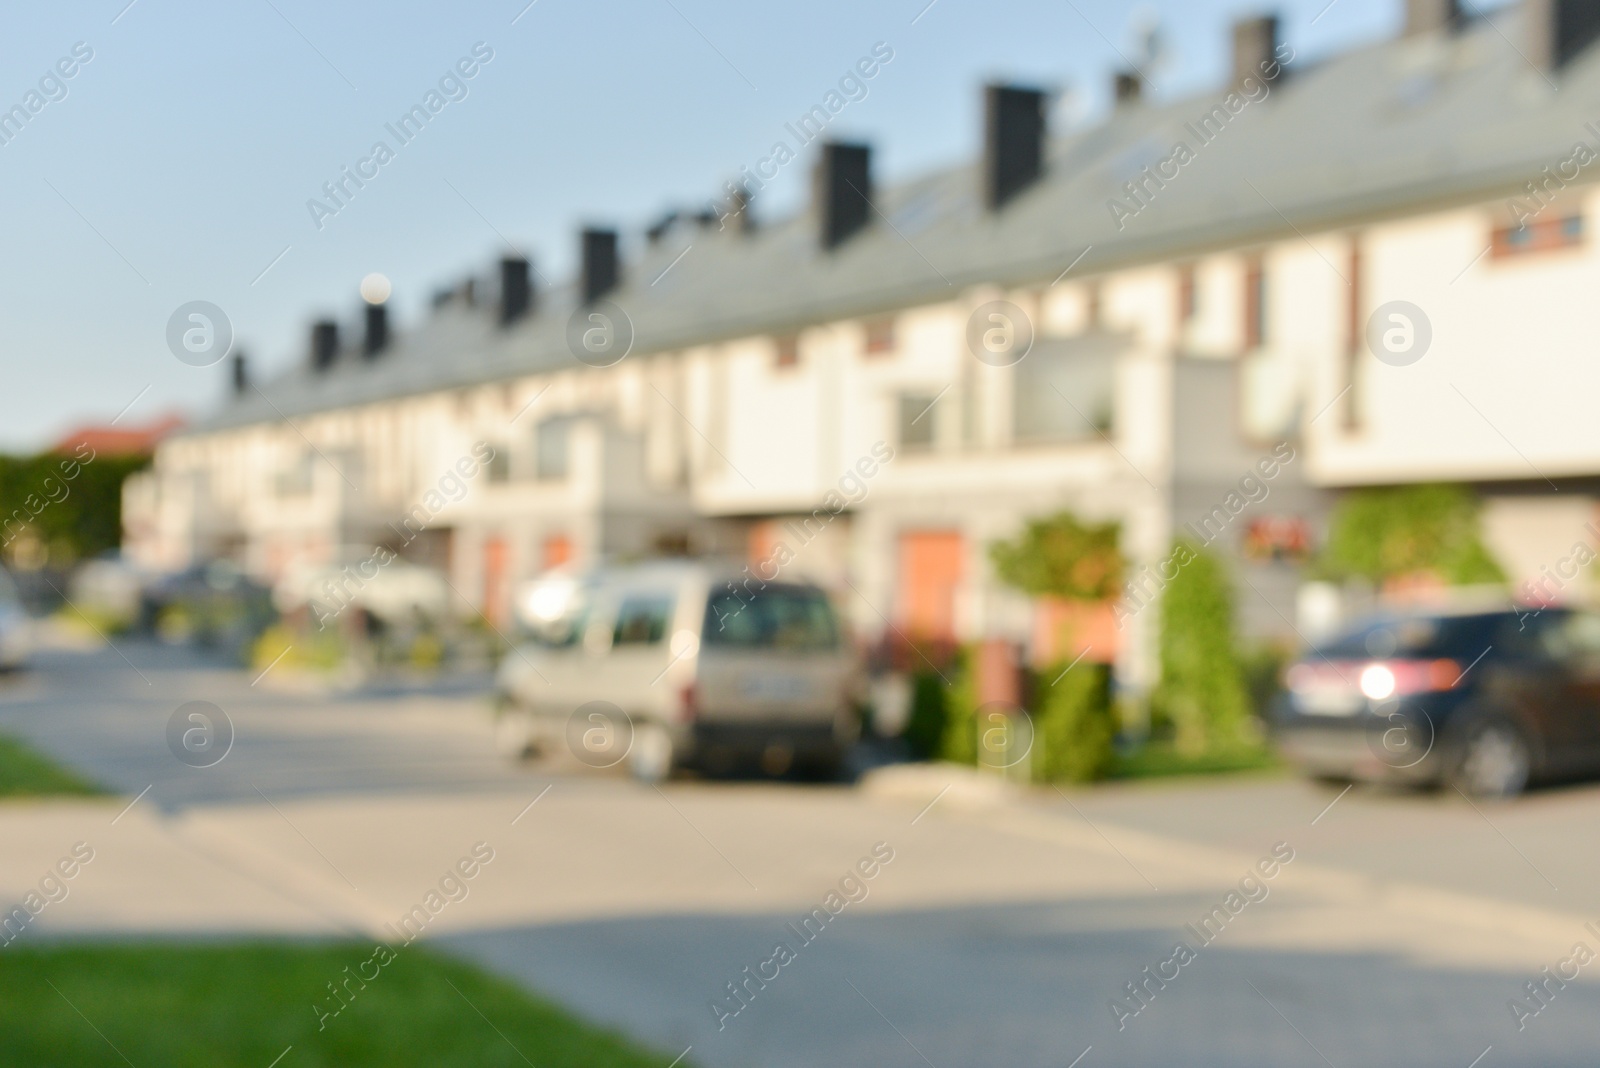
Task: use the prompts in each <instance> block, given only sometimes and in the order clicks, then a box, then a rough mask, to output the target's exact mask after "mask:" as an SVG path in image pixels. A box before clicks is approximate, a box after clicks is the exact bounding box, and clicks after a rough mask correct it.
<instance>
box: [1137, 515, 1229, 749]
mask: <svg viewBox="0 0 1600 1068" xmlns="http://www.w3.org/2000/svg"><path fill="white" fill-rule="evenodd" d="M1188 548H1189V550H1190V551H1191V552H1192V553H1193V559H1191V560H1190V562H1189V563H1188V564H1187V565H1186V566H1184V567H1183V568H1182V569H1181V570H1179V571H1178V573H1177V575H1176V576H1175V577H1174V578H1173V579H1172V581H1171V582H1170V583H1168V584H1167V588H1166V591H1165V593H1164V594H1163V596H1162V600H1161V639H1160V644H1161V682H1160V684H1159V685H1158V686H1157V687H1156V690H1155V693H1154V694H1153V695H1152V696H1151V702H1152V704H1153V705H1154V706H1155V707H1156V709H1157V710H1158V714H1159V715H1161V716H1163V717H1164V718H1166V719H1167V720H1169V721H1170V722H1171V723H1172V725H1173V729H1174V736H1175V741H1176V744H1177V748H1178V751H1179V752H1180V753H1183V754H1186V755H1194V754H1197V753H1201V752H1204V751H1206V750H1207V749H1212V748H1217V747H1221V748H1227V747H1229V746H1234V745H1238V744H1240V743H1242V742H1244V741H1245V740H1246V739H1247V737H1248V735H1249V733H1250V731H1249V724H1250V695H1249V692H1248V690H1247V689H1246V685H1245V673H1244V668H1243V665H1242V664H1241V663H1240V660H1239V654H1238V650H1237V641H1236V639H1235V636H1234V628H1233V587H1232V585H1231V584H1230V583H1229V581H1228V576H1227V574H1226V572H1225V571H1224V569H1223V565H1222V563H1221V562H1220V561H1218V560H1217V558H1216V557H1215V556H1212V555H1210V554H1208V553H1205V552H1203V551H1202V550H1201V549H1200V548H1199V546H1197V545H1193V544H1189V545H1188Z"/></svg>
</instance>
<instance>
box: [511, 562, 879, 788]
mask: <svg viewBox="0 0 1600 1068" xmlns="http://www.w3.org/2000/svg"><path fill="white" fill-rule="evenodd" d="M517 607H518V615H519V618H520V620H521V622H522V623H523V625H524V626H525V627H526V628H527V637H528V640H527V641H526V642H525V643H523V644H522V645H520V646H519V648H518V649H517V650H516V652H515V653H513V654H512V655H509V656H507V657H506V658H505V659H504V660H503V661H502V664H501V669H500V674H499V680H498V694H499V699H498V701H497V724H496V726H497V734H498V737H499V739H500V743H501V745H502V747H503V748H504V749H505V750H506V752H508V753H510V754H513V755H517V756H522V755H525V754H527V753H530V752H534V751H537V750H540V749H544V748H548V747H551V746H556V745H568V746H570V747H571V748H572V749H573V752H574V753H575V754H576V755H578V757H579V758H580V759H583V760H585V761H586V762H588V763H591V764H593V765H595V766H603V765H606V764H610V763H621V762H622V761H623V760H626V761H627V763H628V766H629V769H630V770H631V771H632V773H633V774H634V775H635V776H636V777H638V778H640V779H642V780H645V781H652V782H653V781H658V780H660V779H663V778H665V777H666V776H667V775H668V774H670V773H671V771H672V769H673V768H675V767H680V766H691V765H694V766H698V767H701V768H704V769H710V770H719V769H721V768H725V767H731V766H732V765H733V763H734V762H736V761H737V760H738V759H740V758H741V757H749V756H753V757H756V758H758V759H759V760H760V762H761V765H762V767H763V768H764V769H765V770H767V771H768V772H770V773H775V774H776V773H781V772H783V771H785V770H787V769H788V768H790V767H791V766H798V767H802V768H809V769H811V770H813V771H815V772H817V773H821V774H825V775H832V774H834V773H836V772H837V770H838V767H839V764H840V762H841V760H842V757H843V755H844V753H845V751H846V750H847V749H848V747H849V746H850V745H852V744H853V743H854V742H855V740H856V738H857V736H858V734H859V729H860V721H859V716H858V712H857V709H858V707H859V703H860V700H861V696H862V679H861V672H860V664H859V660H858V657H857V655H856V653H855V650H854V649H853V648H852V647H851V645H850V643H849V642H848V641H847V640H846V636H845V634H844V632H843V628H842V626H841V624H840V621H839V617H838V615H837V613H836V612H835V611H834V608H833V606H832V605H831V604H830V602H829V600H828V596H827V594H826V593H825V592H824V591H823V590H821V589H819V588H817V587H815V586H811V585H807V584H804V583H797V582H769V583H765V584H762V583H761V582H760V581H759V580H754V579H751V578H750V576H749V575H748V574H747V573H743V572H739V571H735V570H734V569H732V568H729V567H723V566H720V565H716V564H709V563H700V562H694V561H662V562H655V563H647V564H640V565H636V566H630V567H616V568H603V569H599V570H595V571H591V572H586V573H561V572H555V573H551V574H548V575H546V576H545V577H543V578H542V579H539V580H536V581H535V582H533V583H531V584H529V585H528V586H526V587H524V588H523V589H522V590H521V591H520V596H519V598H518V606H517Z"/></svg>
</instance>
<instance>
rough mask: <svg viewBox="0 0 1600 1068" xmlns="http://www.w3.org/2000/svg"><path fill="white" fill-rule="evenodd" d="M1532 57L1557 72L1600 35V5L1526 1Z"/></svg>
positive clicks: (1576, 0)
mask: <svg viewBox="0 0 1600 1068" xmlns="http://www.w3.org/2000/svg"><path fill="white" fill-rule="evenodd" d="M1522 9H1523V18H1525V19H1526V20H1527V27H1528V58H1529V59H1530V60H1531V61H1532V62H1533V64H1534V66H1536V67H1538V68H1539V69H1540V70H1543V71H1555V70H1559V69H1560V68H1561V67H1563V66H1565V65H1566V63H1567V61H1568V60H1570V59H1572V58H1573V57H1574V56H1576V55H1577V54H1578V53H1579V52H1582V51H1583V50H1584V49H1585V48H1588V47H1589V45H1591V44H1593V43H1594V39H1595V38H1596V37H1597V36H1600V4H1596V3H1594V0H1523V4H1522Z"/></svg>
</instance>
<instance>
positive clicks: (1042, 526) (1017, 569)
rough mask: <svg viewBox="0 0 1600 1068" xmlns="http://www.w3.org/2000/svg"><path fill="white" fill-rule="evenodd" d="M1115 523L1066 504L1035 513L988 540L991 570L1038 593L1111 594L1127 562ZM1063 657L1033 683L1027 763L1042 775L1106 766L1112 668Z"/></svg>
mask: <svg viewBox="0 0 1600 1068" xmlns="http://www.w3.org/2000/svg"><path fill="white" fill-rule="evenodd" d="M1120 537H1121V527H1120V526H1119V525H1118V524H1117V523H1099V524H1094V523H1084V522H1083V521H1081V520H1080V519H1078V517H1077V516H1075V515H1073V514H1072V513H1071V512H1059V513H1057V514H1055V515H1053V516H1047V517H1045V518H1042V519H1035V520H1032V521H1030V522H1029V523H1028V525H1027V526H1026V527H1024V528H1023V531H1022V534H1021V535H1020V536H1019V537H1018V538H1017V539H1016V540H1015V541H1010V542H997V543H996V544H994V545H992V546H990V548H989V558H990V560H991V561H993V563H994V569H995V572H996V574H998V575H999V577H1000V580H1001V581H1002V582H1005V583H1006V584H1007V585H1009V586H1013V587H1015V588H1016V589H1019V590H1021V591H1022V592H1024V593H1029V594H1032V595H1033V596H1035V597H1055V598H1059V599H1060V600H1064V601H1076V602H1080V603H1100V602H1105V601H1109V600H1112V599H1114V598H1116V597H1117V596H1118V595H1119V594H1120V592H1121V589H1122V576H1123V572H1124V571H1125V570H1126V568H1127V562H1126V561H1125V559H1124V558H1123V555H1122V550H1121V549H1120V548H1119V547H1118V541H1119V539H1120ZM1067 663H1068V662H1062V663H1060V664H1056V665H1054V666H1053V667H1052V668H1050V669H1048V670H1047V671H1046V672H1045V673H1043V674H1041V675H1040V676H1038V679H1037V684H1036V685H1035V686H1034V699H1033V701H1032V704H1033V729H1034V739H1033V752H1032V758H1031V759H1032V768H1033V775H1034V777H1035V778H1037V779H1040V780H1042V781H1047V782H1057V781H1066V782H1087V781H1089V780H1092V779H1098V778H1101V777H1103V776H1104V775H1105V774H1106V772H1107V771H1108V770H1110V767H1111V761H1112V758H1113V755H1114V754H1113V749H1112V743H1113V741H1114V740H1115V738H1116V733H1117V727H1116V717H1115V715H1114V713H1113V712H1112V709H1111V684H1110V680H1111V671H1110V669H1109V668H1108V667H1106V666H1105V665H1104V664H1080V665H1078V666H1077V667H1076V668H1074V669H1072V670H1071V671H1068V670H1066V669H1067Z"/></svg>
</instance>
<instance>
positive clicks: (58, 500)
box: [0, 453, 150, 564]
mask: <svg viewBox="0 0 1600 1068" xmlns="http://www.w3.org/2000/svg"><path fill="white" fill-rule="evenodd" d="M149 462H150V460H149V457H147V456H109V455H100V456H94V457H93V458H92V459H90V460H88V461H87V462H84V461H82V460H80V459H77V458H75V457H74V456H73V455H72V454H68V453H63V454H56V453H42V454H40V455H38V456H0V543H8V544H5V545H4V548H5V549H7V550H10V549H13V548H15V538H16V536H17V532H18V531H19V530H20V529H21V521H22V520H23V519H26V520H27V525H28V526H29V527H30V528H31V529H32V532H33V535H34V537H36V538H38V540H39V542H40V543H41V544H43V545H44V546H45V548H46V549H47V551H48V553H49V559H50V562H51V563H52V564H56V563H71V562H72V561H73V560H79V559H83V558H85V557H89V556H94V555H95V554H96V553H101V552H104V551H105V550H107V549H114V548H116V547H117V546H118V545H119V544H121V542H122V483H123V480H124V479H126V478H127V477H128V476H129V475H130V474H132V473H133V472H135V471H137V470H139V469H141V468H143V467H145V466H147V465H148V464H149ZM64 465H67V466H64ZM70 472H75V474H72V475H71V477H68V474H69V473H70ZM35 513H36V514H35Z"/></svg>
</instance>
